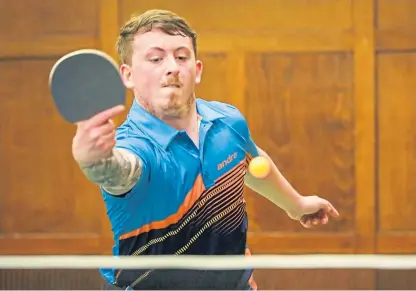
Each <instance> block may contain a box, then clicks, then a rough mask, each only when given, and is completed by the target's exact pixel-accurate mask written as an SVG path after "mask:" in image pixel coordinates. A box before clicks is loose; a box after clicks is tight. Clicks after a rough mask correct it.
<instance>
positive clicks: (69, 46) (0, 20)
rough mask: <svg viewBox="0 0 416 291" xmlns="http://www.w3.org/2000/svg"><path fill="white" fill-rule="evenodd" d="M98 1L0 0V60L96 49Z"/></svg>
mask: <svg viewBox="0 0 416 291" xmlns="http://www.w3.org/2000/svg"><path fill="white" fill-rule="evenodd" d="M99 4H100V1H99V0H91V1H82V0H66V1H63V2H62V1H54V0H44V1H37V0H28V1H24V2H23V1H7V0H0V11H7V12H6V13H2V14H1V17H0V42H1V43H2V45H1V46H0V57H16V56H38V55H48V54H63V53H66V52H69V51H70V50H74V49H78V48H86V47H96V42H97V38H98V29H99V11H100V10H99V8H100V7H99Z"/></svg>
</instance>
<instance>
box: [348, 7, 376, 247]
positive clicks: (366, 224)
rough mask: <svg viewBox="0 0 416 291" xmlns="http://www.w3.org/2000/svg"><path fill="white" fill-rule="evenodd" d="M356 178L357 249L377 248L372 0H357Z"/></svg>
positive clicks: (355, 56)
mask: <svg viewBox="0 0 416 291" xmlns="http://www.w3.org/2000/svg"><path fill="white" fill-rule="evenodd" d="M353 11H354V13H353V18H354V31H355V45H354V89H355V91H354V96H355V101H354V104H355V108H354V110H355V129H354V134H355V181H356V191H355V197H356V221H355V222H356V234H357V241H356V242H357V252H360V253H373V252H374V249H375V213H376V202H375V201H376V196H375V195H376V193H375V191H376V188H375V183H376V181H375V177H376V176H375V174H376V171H375V146H374V145H375V89H374V86H375V78H374V74H375V61H374V19H375V15H374V13H375V12H374V11H375V2H374V1H373V0H356V1H354V10H353Z"/></svg>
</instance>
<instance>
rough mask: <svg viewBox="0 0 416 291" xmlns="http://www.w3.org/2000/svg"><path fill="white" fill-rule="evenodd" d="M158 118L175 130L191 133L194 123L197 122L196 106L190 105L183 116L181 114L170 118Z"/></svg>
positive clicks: (165, 116)
mask: <svg viewBox="0 0 416 291" xmlns="http://www.w3.org/2000/svg"><path fill="white" fill-rule="evenodd" d="M159 118H160V120H162V121H163V122H165V123H166V124H169V125H170V126H172V127H173V128H175V129H177V130H185V131H186V132H188V131H192V130H193V129H194V128H195V123H196V121H197V112H196V105H195V103H194V104H192V105H191V106H190V107H189V108H188V111H187V112H186V113H184V114H181V116H174V117H172V116H167V115H164V116H161V117H159ZM188 134H189V132H188Z"/></svg>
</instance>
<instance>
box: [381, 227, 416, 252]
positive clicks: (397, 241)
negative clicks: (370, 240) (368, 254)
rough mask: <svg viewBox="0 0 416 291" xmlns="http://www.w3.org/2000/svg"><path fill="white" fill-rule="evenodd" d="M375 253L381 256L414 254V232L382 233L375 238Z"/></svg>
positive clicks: (415, 243) (415, 234)
mask: <svg viewBox="0 0 416 291" xmlns="http://www.w3.org/2000/svg"><path fill="white" fill-rule="evenodd" d="M376 252H377V253H381V254H412V255H413V254H415V253H416V232H415V231H405V232H404V231H401V232H398V231H396V232H382V233H379V234H378V236H377V249H376Z"/></svg>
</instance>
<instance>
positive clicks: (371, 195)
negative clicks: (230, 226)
mask: <svg viewBox="0 0 416 291" xmlns="http://www.w3.org/2000/svg"><path fill="white" fill-rule="evenodd" d="M153 8H162V9H169V10H172V11H174V12H176V13H178V14H180V15H181V16H184V17H185V18H186V19H187V20H188V21H189V22H190V24H191V25H192V26H193V27H194V28H195V29H196V30H197V32H198V34H199V44H198V45H199V47H198V50H199V58H200V59H201V60H202V61H203V62H204V65H205V67H204V75H203V81H202V84H201V85H200V86H199V87H198V89H197V93H198V97H201V98H205V99H208V100H220V101H224V102H228V103H231V104H233V105H235V106H237V107H238V108H239V109H240V110H241V112H243V113H244V115H245V116H246V118H247V122H248V123H249V126H250V129H251V132H252V135H253V137H254V139H255V141H256V142H257V144H258V145H259V146H260V147H262V148H264V149H265V150H266V151H267V152H268V153H269V154H270V155H271V156H272V158H273V159H274V161H275V162H276V164H277V165H278V167H279V168H280V169H281V171H282V172H283V174H284V175H285V176H286V177H287V179H288V180H289V181H290V182H291V183H292V184H293V185H294V186H295V187H296V188H297V189H298V190H299V191H300V192H301V193H303V194H305V195H313V194H317V195H320V196H322V197H325V198H327V199H329V200H330V201H331V202H332V203H333V204H334V206H335V207H337V208H338V210H339V212H340V214H341V217H340V218H339V219H338V220H333V221H331V223H330V224H329V225H327V226H325V227H319V228H316V229H313V230H307V229H304V228H302V227H301V226H300V224H298V223H297V222H295V221H292V220H290V219H289V218H288V217H287V216H286V215H285V214H284V213H283V212H282V211H281V210H280V209H278V208H276V207H275V206H274V205H272V204H271V203H269V202H268V201H266V200H265V199H264V198H262V197H260V196H258V195H256V194H254V193H252V192H251V191H249V190H247V192H246V200H247V207H248V212H249V216H250V222H249V232H250V233H249V247H250V248H251V251H252V253H253V254H304V253H313V254H316V253H326V254H327V253H331V254H332V253H334V254H355V253H357V254H358V253H369V254H373V253H377V254H413V253H414V252H415V250H416V220H415V219H414V210H415V209H416V196H415V195H414V194H415V190H416V180H415V178H414V177H415V176H414V173H415V170H416V130H415V127H414V124H415V122H416V115H415V112H416V109H415V105H416V98H415V97H416V96H415V91H416V81H415V79H416V53H415V51H416V18H413V16H414V12H415V11H416V1H415V0H308V1H306V0H204V1H202V0H199V1H196V0H176V1H168V0H153V1H140V0H118V1H117V0H25V1H23V0H0V187H1V188H0V193H1V195H0V214H1V219H0V254H2V255H7V254H22V255H34V254H42V255H49V254H58V255H61V254H62V255H63V254H83V255H91V254H111V246H112V245H113V241H112V238H111V235H112V234H111V232H110V226H109V223H108V221H107V218H106V214H105V209H104V204H103V202H102V199H101V196H100V192H99V190H98V188H97V187H95V186H94V185H92V184H91V183H89V182H88V181H87V180H86V178H84V176H83V175H82V174H81V172H80V171H79V169H78V167H77V165H76V164H75V162H74V161H73V159H72V156H71V141H72V138H73V135H74V133H75V128H74V126H73V125H71V124H68V123H66V122H65V121H64V120H63V119H62V118H61V117H60V116H59V115H58V113H57V111H56V110H55V107H54V104H53V103H52V98H51V96H50V93H49V88H48V76H49V72H50V69H51V67H52V66H53V64H54V63H55V62H56V61H57V60H58V59H59V58H60V57H61V56H63V55H64V54H66V53H68V52H70V51H73V50H76V49H81V48H96V49H100V50H103V51H105V52H107V53H109V54H110V55H111V56H113V57H114V58H116V54H115V40H116V38H117V35H118V29H119V27H120V26H121V25H122V24H123V23H124V21H126V20H127V19H128V18H129V17H130V15H131V14H132V13H136V12H144V11H145V10H147V9H153ZM131 98H132V96H131V94H129V99H128V104H127V105H128V106H130V103H131ZM123 118H124V116H121V117H120V119H119V122H121V121H122V120H123ZM255 278H256V281H257V283H258V285H259V288H260V289H263V290H264V289H321V290H322V289H412V288H416V272H415V271H377V270H365V271H363V270H359V269H357V270H261V271H260V270H259V271H256V273H255ZM100 286H101V279H100V277H99V274H98V272H97V271H95V270H91V271H85V270H68V271H65V270H42V271H34V270H25V271H24V270H13V271H11V270H0V288H2V289H12V288H17V289H29V288H33V289H48V288H51V289H76V288H83V289H94V288H100Z"/></svg>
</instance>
